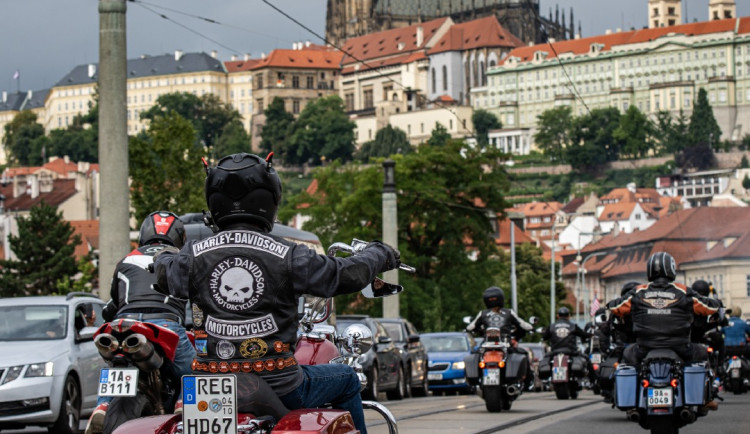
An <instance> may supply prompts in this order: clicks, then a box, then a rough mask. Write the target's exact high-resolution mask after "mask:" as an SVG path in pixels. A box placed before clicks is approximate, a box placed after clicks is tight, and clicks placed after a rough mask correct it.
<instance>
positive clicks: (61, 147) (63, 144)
mask: <svg viewBox="0 0 750 434" xmlns="http://www.w3.org/2000/svg"><path fill="white" fill-rule="evenodd" d="M45 146H46V154H47V155H48V156H53V155H56V156H58V157H64V156H66V155H67V156H68V157H70V159H71V160H72V161H76V162H77V161H88V162H90V163H96V162H97V161H99V106H98V105H97V104H94V105H92V106H91V107H90V108H89V112H88V113H86V114H82V115H76V116H74V117H73V122H71V124H70V125H69V126H68V127H67V128H58V129H54V130H52V131H51V132H50V134H49V137H48V138H47V142H46V144H45Z"/></svg>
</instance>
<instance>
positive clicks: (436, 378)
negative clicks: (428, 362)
mask: <svg viewBox="0 0 750 434" xmlns="http://www.w3.org/2000/svg"><path fill="white" fill-rule="evenodd" d="M442 379H443V374H439V373H438V374H432V373H430V374H427V381H440V380H442Z"/></svg>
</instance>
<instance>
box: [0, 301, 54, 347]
mask: <svg viewBox="0 0 750 434" xmlns="http://www.w3.org/2000/svg"><path fill="white" fill-rule="evenodd" d="M67 317H68V307H67V306H52V305H50V306H0V341H29V340H52V339H62V338H64V337H65V334H66V331H67V329H68V327H67V323H66V319H67Z"/></svg>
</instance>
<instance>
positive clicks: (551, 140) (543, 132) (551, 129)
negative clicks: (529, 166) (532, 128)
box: [534, 105, 573, 162]
mask: <svg viewBox="0 0 750 434" xmlns="http://www.w3.org/2000/svg"><path fill="white" fill-rule="evenodd" d="M572 124H573V112H572V110H571V108H570V106H566V105H561V106H558V107H555V108H552V109H548V110H545V111H544V112H542V113H541V114H540V115H538V116H537V132H536V134H534V142H535V143H536V144H537V146H538V147H539V149H540V150H541V151H542V152H544V154H545V155H547V156H548V157H550V158H551V159H554V160H557V161H560V162H562V161H563V157H564V151H565V148H566V147H567V146H568V145H569V144H570V127H571V125H572Z"/></svg>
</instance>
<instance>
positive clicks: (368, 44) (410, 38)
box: [342, 17, 448, 66]
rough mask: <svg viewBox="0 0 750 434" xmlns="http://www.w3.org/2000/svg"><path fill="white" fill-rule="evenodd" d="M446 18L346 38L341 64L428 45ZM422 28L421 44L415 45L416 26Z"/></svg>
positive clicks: (366, 60) (390, 54)
mask: <svg viewBox="0 0 750 434" xmlns="http://www.w3.org/2000/svg"><path fill="white" fill-rule="evenodd" d="M447 20H448V18H446V17H443V18H438V19H435V20H432V21H427V22H425V23H420V24H413V25H411V26H408V27H401V28H398V29H390V30H384V31H382V32H376V33H370V34H368V35H364V36H358V37H356V38H350V39H347V40H346V41H345V42H344V44H343V47H344V51H346V52H347V55H346V56H344V58H343V60H342V65H344V66H347V65H351V64H354V63H358V62H362V61H364V62H368V63H369V61H370V60H372V59H378V58H382V57H391V56H397V55H401V54H404V53H411V52H413V51H416V50H421V49H423V48H425V47H426V46H428V45H429V42H430V41H431V40H432V38H433V37H434V36H435V33H436V32H437V30H438V29H439V28H440V26H442V25H443V24H444V23H445V22H446V21H447ZM419 27H421V28H422V34H423V39H422V44H421V45H417V28H419Z"/></svg>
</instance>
